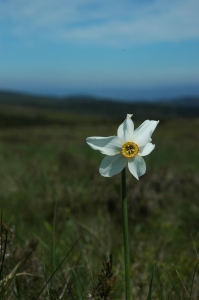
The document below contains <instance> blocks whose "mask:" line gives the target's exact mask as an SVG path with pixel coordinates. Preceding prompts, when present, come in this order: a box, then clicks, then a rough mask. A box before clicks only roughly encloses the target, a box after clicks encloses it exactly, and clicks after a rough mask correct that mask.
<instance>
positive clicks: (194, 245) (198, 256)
mask: <svg viewBox="0 0 199 300" xmlns="http://www.w3.org/2000/svg"><path fill="white" fill-rule="evenodd" d="M191 240H192V243H193V247H194V250H195V252H196V256H197V259H199V254H198V251H197V249H196V244H195V242H194V240H193V236H192V234H191Z"/></svg>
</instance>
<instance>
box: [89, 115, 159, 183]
mask: <svg viewBox="0 0 199 300" xmlns="http://www.w3.org/2000/svg"><path fill="white" fill-rule="evenodd" d="M131 116H132V115H129V114H128V115H127V116H126V119H125V121H124V122H123V123H122V124H121V125H120V126H119V128H118V130H117V136H109V137H98V136H94V137H88V138H87V139H86V142H87V144H88V145H89V146H90V147H91V148H93V149H94V150H99V151H100V152H101V153H102V154H105V155H107V156H105V158H104V159H103V160H102V162H101V165H100V167H99V172H100V174H101V175H102V176H104V177H111V176H113V175H116V174H118V173H120V172H121V171H122V170H123V169H124V168H125V166H126V164H128V168H129V171H130V172H131V174H132V175H133V176H134V177H135V178H136V179H138V180H139V177H140V176H142V175H143V174H144V173H145V172H146V164H145V161H144V159H143V158H142V156H145V155H148V154H149V153H151V152H152V151H153V149H154V148H155V145H154V144H152V143H151V141H152V139H151V135H152V133H153V131H154V130H155V128H156V126H157V124H158V123H159V121H149V120H146V121H145V122H143V123H142V124H141V125H140V126H139V127H138V128H137V129H136V130H134V123H133V121H132V119H131Z"/></svg>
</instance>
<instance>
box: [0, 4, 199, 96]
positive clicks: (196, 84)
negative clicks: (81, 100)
mask: <svg viewBox="0 0 199 300" xmlns="http://www.w3.org/2000/svg"><path fill="white" fill-rule="evenodd" d="M198 13H199V1H198V0H189V1H187V0H131V1H130V0H34V1H28V0H0V89H11V90H15V91H16V90H17V91H22V92H23V91H24V92H33V93H38V94H40V93H41V94H49V95H60V96H62V95H70V94H87V95H94V96H103V97H110V98H114V97H116V98H118V99H163V98H169V97H178V96H183V95H193V96H195V95H199V17H198Z"/></svg>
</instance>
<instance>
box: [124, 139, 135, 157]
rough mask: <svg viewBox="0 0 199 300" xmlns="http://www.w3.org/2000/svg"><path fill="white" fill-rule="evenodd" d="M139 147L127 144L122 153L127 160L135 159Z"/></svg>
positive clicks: (130, 143) (131, 143)
mask: <svg viewBox="0 0 199 300" xmlns="http://www.w3.org/2000/svg"><path fill="white" fill-rule="evenodd" d="M138 152H139V148H138V145H137V144H135V143H133V142H127V143H125V144H124V145H123V146H122V149H121V153H122V155H123V156H124V157H126V158H131V157H134V156H136V155H137V154H138Z"/></svg>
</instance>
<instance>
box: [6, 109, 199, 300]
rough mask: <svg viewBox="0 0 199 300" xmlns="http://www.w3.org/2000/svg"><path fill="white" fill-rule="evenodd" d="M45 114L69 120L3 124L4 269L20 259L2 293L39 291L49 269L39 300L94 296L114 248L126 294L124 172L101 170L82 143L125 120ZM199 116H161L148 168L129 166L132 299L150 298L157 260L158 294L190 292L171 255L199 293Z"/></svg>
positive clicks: (24, 295) (119, 288) (97, 157)
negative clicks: (8, 238)
mask: <svg viewBox="0 0 199 300" xmlns="http://www.w3.org/2000/svg"><path fill="white" fill-rule="evenodd" d="M20 113H22V112H21V111H20ZM35 113H36V112H35ZM23 114H25V112H23ZM48 118H49V120H51V119H53V120H57V118H61V119H62V120H64V122H65V125H58V124H57V123H56V124H54V125H50V124H49V125H45V126H41V125H40V126H39V125H37V123H36V122H35V125H34V126H33V125H31V126H29V127H27V126H25V124H24V125H23V126H22V125H20V126H18V127H16V126H4V127H2V128H1V129H0V210H1V211H2V212H3V222H4V223H6V224H7V226H9V227H11V226H15V238H14V239H13V241H12V244H11V245H8V249H7V251H8V253H9V254H10V256H9V257H7V258H6V259H5V260H4V277H5V276H6V275H8V274H9V273H11V271H12V270H13V269H14V268H15V266H16V265H17V264H18V263H19V262H21V265H20V268H19V270H18V271H17V274H21V275H19V276H16V277H15V278H14V279H13V281H12V283H11V285H10V289H9V295H6V297H5V299H8V300H10V299H34V300H35V299H37V295H39V293H40V291H41V290H42V288H43V287H44V285H45V284H46V282H47V281H48V279H49V278H50V279H49V281H48V283H47V285H46V287H45V288H44V290H43V291H42V293H41V294H40V296H39V299H53V300H54V299H59V297H60V295H62V296H63V297H62V299H80V296H79V295H80V294H79V293H80V289H81V293H82V294H81V297H82V299H87V298H86V296H87V295H88V294H89V293H92V289H93V286H94V285H95V284H96V282H97V273H99V272H100V270H101V269H102V263H103V261H108V258H109V254H110V253H112V255H113V269H112V271H113V273H114V276H117V280H116V283H115V285H114V291H113V294H112V298H111V299H117V300H121V299H124V282H123V278H124V262H123V237H122V212H121V209H122V206H121V187H120V176H119V175H117V176H114V177H112V178H103V177H101V176H100V174H99V172H98V168H99V164H100V162H101V160H102V158H103V155H101V154H100V153H99V152H97V151H93V150H92V149H91V148H89V147H88V146H87V144H86V142H85V138H86V137H87V136H93V135H100V136H108V135H115V134H116V132H117V128H118V126H119V124H120V123H121V122H122V121H123V120H119V121H118V120H111V119H110V120H104V119H102V120H101V119H100V118H98V119H94V118H89V117H86V116H84V117H81V116H75V115H74V116H72V115H67V114H61V115H60V113H52V112H51V113H50V114H49V115H48ZM124 118H125V116H124ZM142 121H143V120H141V121H140V122H136V126H138V125H139V124H140V123H141V122H142ZM49 123H50V122H49ZM198 124H199V120H197V119H193V120H172V121H164V122H162V123H161V122H160V124H159V125H158V127H157V129H156V131H155V132H154V134H153V142H154V143H155V144H156V148H155V150H154V151H153V152H152V153H151V154H150V155H149V156H147V157H146V163H147V173H146V174H145V175H144V176H143V177H141V178H140V180H139V181H137V180H136V179H135V178H134V177H133V176H131V175H130V174H129V172H127V196H128V209H129V233H130V250H131V251H130V255H131V278H132V282H131V284H132V291H133V292H132V295H133V298H132V299H136V300H142V299H143V300H146V299H147V295H148V292H149V286H150V280H151V275H152V270H153V266H154V263H155V261H156V262H157V267H156V272H155V274H154V279H153V281H154V283H153V288H152V297H151V299H155V300H156V299H157V300H160V299H161V300H167V299H170V300H171V299H173V300H176V299H190V298H189V297H188V296H187V294H186V292H185V290H184V288H183V285H182V283H181V281H180V279H179V277H178V274H177V272H176V270H175V268H174V267H173V266H172V264H174V265H175V267H176V269H177V270H178V272H179V274H180V276H181V280H182V281H183V283H184V285H185V286H186V289H187V291H188V293H190V291H191V287H192V283H193V289H192V290H193V291H192V298H191V299H192V300H195V299H198V297H199V296H198V295H199V294H198V293H199V288H198V286H199V284H198V281H199V280H198V276H199V270H198V269H196V273H195V276H194V281H193V280H192V278H193V274H194V268H195V266H196V261H197V254H196V251H195V249H194V247H195V248H196V249H198V250H199V242H198V241H199V239H198V237H199V227H198V224H199V202H198V199H199V197H198V182H199V173H198V169H199V160H198V146H199V132H198V131H197V127H198ZM191 235H192V236H191ZM79 238H80V239H79ZM192 238H193V240H194V243H195V244H193V241H192ZM78 239H79V240H78ZM77 240H78V242H77V244H76V245H75V246H74V248H73V249H72V247H73V245H74V244H75V243H76V241H77ZM71 249H72V250H71ZM65 257H66V258H65ZM64 258H65V260H64V262H63V264H62V265H61V266H60V267H59V268H58V270H57V272H56V273H55V275H54V276H53V277H52V278H51V275H52V274H53V272H54V270H56V268H57V267H58V265H59V263H60V262H61V261H62V260H63V259H64ZM73 269H74V272H75V273H74V272H73V274H72V271H71V270H73ZM74 274H75V276H74ZM74 278H75V280H74ZM76 286H78V289H77V288H76ZM2 297H3V296H2ZM179 297H180V298H179ZM3 299H4V298H3Z"/></svg>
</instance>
